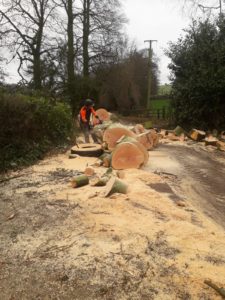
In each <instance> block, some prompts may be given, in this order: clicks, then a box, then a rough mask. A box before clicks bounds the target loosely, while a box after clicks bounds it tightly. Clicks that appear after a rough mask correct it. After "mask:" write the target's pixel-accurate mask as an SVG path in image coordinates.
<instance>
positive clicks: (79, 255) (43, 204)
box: [0, 154, 225, 300]
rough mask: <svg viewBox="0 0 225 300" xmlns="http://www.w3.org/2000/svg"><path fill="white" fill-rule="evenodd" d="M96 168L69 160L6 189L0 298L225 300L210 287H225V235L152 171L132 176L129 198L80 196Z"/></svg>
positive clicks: (92, 190)
mask: <svg viewBox="0 0 225 300" xmlns="http://www.w3.org/2000/svg"><path fill="white" fill-rule="evenodd" d="M94 161H95V158H82V157H79V158H76V159H72V160H71V159H68V156H67V155H66V154H61V155H58V156H54V157H52V158H50V159H47V160H44V161H41V162H40V163H39V164H37V165H35V166H32V167H29V168H27V169H25V170H23V171H22V172H21V174H20V175H21V176H20V177H18V178H15V179H12V180H10V181H8V182H5V183H1V187H0V226H1V231H0V253H1V257H0V298H1V299H2V300H4V299H87V300H88V299H92V300H93V299H115V300H118V299H121V300H122V299H148V300H149V299H163V300H167V299H208V300H209V299H213V300H214V299H221V298H220V296H218V294H217V293H216V292H215V291H214V290H213V289H211V288H209V287H208V286H206V285H205V284H204V280H206V279H209V280H212V281H213V282H214V283H216V284H217V285H218V286H219V287H221V286H224V285H225V252H224V249H225V233H224V230H223V229H222V227H220V226H219V225H217V224H216V223H214V222H213V221H212V220H210V219H208V218H207V217H206V216H205V215H203V214H202V213H201V211H200V210H199V209H198V208H196V207H194V206H193V205H192V204H191V201H188V200H186V201H183V199H182V195H179V196H178V197H175V196H176V195H175V194H173V192H171V191H170V189H168V191H167V193H161V192H157V190H156V189H155V188H154V187H155V186H157V185H158V186H161V187H162V188H163V187H164V188H165V187H166V183H165V179H164V178H163V177H161V176H159V175H157V174H154V173H151V172H149V171H144V170H127V171H125V179H124V181H125V182H127V183H128V184H129V186H130V190H129V193H128V194H127V195H122V194H114V195H112V196H110V197H109V198H105V197H103V193H102V192H103V191H104V187H99V188H97V187H91V186H89V185H88V186H85V187H82V188H79V189H72V188H71V187H70V184H69V182H70V179H71V178H72V177H73V176H74V175H76V174H79V172H82V171H84V169H85V167H86V166H87V165H90V164H92V163H94ZM149 163H151V162H149ZM96 172H97V174H103V173H104V172H105V169H104V168H102V167H100V168H96ZM12 175H13V174H12Z"/></svg>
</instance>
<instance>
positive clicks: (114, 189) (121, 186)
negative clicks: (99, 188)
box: [105, 177, 128, 197]
mask: <svg viewBox="0 0 225 300" xmlns="http://www.w3.org/2000/svg"><path fill="white" fill-rule="evenodd" d="M127 192H128V185H127V184H126V183H124V182H122V181H121V180H118V179H116V178H115V177H112V178H110V180H109V181H108V183H107V186H106V191H105V197H109V196H110V195H112V194H114V193H120V194H127Z"/></svg>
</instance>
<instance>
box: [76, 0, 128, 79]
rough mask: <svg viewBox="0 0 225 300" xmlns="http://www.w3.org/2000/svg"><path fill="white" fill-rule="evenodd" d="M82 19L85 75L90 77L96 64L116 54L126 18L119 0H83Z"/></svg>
mask: <svg viewBox="0 0 225 300" xmlns="http://www.w3.org/2000/svg"><path fill="white" fill-rule="evenodd" d="M81 20H82V63H83V76H84V77H88V76H89V74H90V72H91V71H92V70H93V68H94V67H95V66H96V65H98V64H100V63H103V62H106V61H108V60H109V59H111V58H112V57H113V56H114V55H115V51H114V49H115V45H116V44H117V43H118V41H119V40H120V38H121V29H122V28H123V25H124V23H125V22H126V18H125V17H124V15H123V14H122V13H121V4H120V1H119V0H112V1H107V0H82V11H81ZM78 35H79V33H78Z"/></svg>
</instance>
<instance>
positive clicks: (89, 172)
mask: <svg viewBox="0 0 225 300" xmlns="http://www.w3.org/2000/svg"><path fill="white" fill-rule="evenodd" d="M84 174H85V175H86V176H93V175H94V174H95V170H94V168H92V167H87V168H86V169H85V171H84Z"/></svg>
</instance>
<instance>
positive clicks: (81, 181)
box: [71, 175, 89, 188]
mask: <svg viewBox="0 0 225 300" xmlns="http://www.w3.org/2000/svg"><path fill="white" fill-rule="evenodd" d="M88 183H89V178H88V177H87V176H86V175H79V176H76V177H74V178H72V180H71V185H72V187H73V188H78V187H82V186H84V185H87V184H88Z"/></svg>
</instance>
